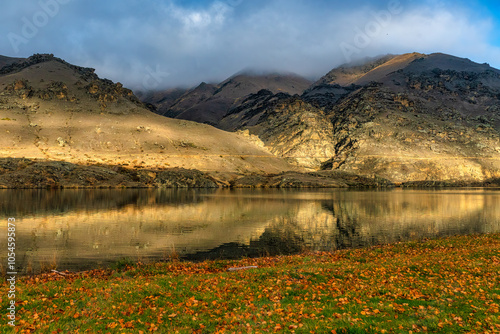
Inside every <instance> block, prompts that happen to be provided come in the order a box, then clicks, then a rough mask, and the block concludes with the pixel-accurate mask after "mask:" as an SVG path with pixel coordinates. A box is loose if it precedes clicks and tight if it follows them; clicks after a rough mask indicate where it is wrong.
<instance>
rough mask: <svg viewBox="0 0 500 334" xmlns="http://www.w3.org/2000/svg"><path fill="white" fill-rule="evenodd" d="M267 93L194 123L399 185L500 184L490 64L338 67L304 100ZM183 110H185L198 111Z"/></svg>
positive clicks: (414, 58)
mask: <svg viewBox="0 0 500 334" xmlns="http://www.w3.org/2000/svg"><path fill="white" fill-rule="evenodd" d="M265 86H266V85H265V84H263V85H261V86H259V87H262V89H261V90H260V91H258V92H250V94H248V95H245V96H244V97H242V98H240V99H239V100H238V103H237V104H235V103H233V104H232V105H230V104H229V103H227V104H224V105H219V106H218V107H219V108H218V109H217V115H223V116H222V117H221V118H220V121H218V122H215V121H216V119H217V118H214V116H213V110H214V108H213V107H211V106H208V107H207V109H202V108H198V109H196V118H195V120H196V121H198V122H202V123H203V122H206V123H210V124H214V125H215V126H217V127H219V128H221V129H223V130H228V131H248V133H249V134H250V135H256V136H258V137H259V139H260V140H262V141H263V143H264V144H265V146H266V148H267V149H268V150H269V151H270V152H272V153H273V154H275V155H277V156H279V157H283V158H285V159H287V160H288V161H289V162H291V163H294V164H296V165H298V166H302V167H306V168H310V169H312V170H317V169H329V170H337V171H345V172H349V173H355V174H360V175H364V176H378V177H383V178H386V179H389V180H391V181H393V182H414V181H419V182H420V181H435V180H440V181H443V180H460V181H464V180H467V181H471V180H486V179H491V178H497V177H499V176H500V141H499V138H500V137H499V129H500V112H499V111H500V71H499V70H498V69H495V68H492V67H491V66H489V65H488V64H479V63H475V62H473V61H471V60H469V59H465V58H459V57H454V56H451V55H447V54H442V53H434V54H429V55H425V54H420V53H410V54H403V55H386V56H380V57H376V58H372V59H370V60H369V61H367V62H365V63H358V64H349V65H343V66H340V67H337V68H334V69H333V70H331V71H330V72H328V73H327V74H326V75H324V76H323V77H322V78H320V79H319V80H317V81H316V82H315V83H313V84H311V85H310V86H309V87H307V89H305V90H304V92H303V93H302V94H300V96H298V95H294V93H293V92H289V91H288V92H287V91H280V92H276V90H274V91H273V89H271V88H270V87H271V84H270V83H269V84H268V86H267V87H265ZM203 88H204V89H207V87H205V86H204V87H203ZM200 89H201V88H200ZM208 89H209V93H208V95H207V96H209V95H210V94H212V95H215V93H214V92H215V91H216V89H217V88H216V87H215V86H210V87H208ZM195 91H196V90H195ZM245 93H247V91H245ZM211 98H212V97H209V98H208V99H206V96H205V98H202V99H201V100H202V101H210V99H211ZM183 103H184V104H182V110H190V109H189V108H190V107H192V106H199V105H200V102H199V101H197V102H196V103H190V101H187V100H184V101H183ZM204 103H206V102H204ZM194 108H196V107H194ZM223 110H225V111H226V112H225V114H223ZM179 115H182V113H177V114H176V113H173V114H169V116H172V117H179ZM184 115H186V114H184ZM214 122H215V123H214Z"/></svg>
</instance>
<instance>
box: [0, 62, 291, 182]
mask: <svg viewBox="0 0 500 334" xmlns="http://www.w3.org/2000/svg"><path fill="white" fill-rule="evenodd" d="M2 61H3V62H4V63H5V64H7V65H5V66H3V67H2V68H1V69H0V133H1V134H2V135H1V136H0V158H2V159H18V160H16V161H17V162H19V161H20V160H19V159H21V160H22V159H24V158H27V159H32V160H33V159H38V160H40V161H60V162H67V163H73V164H79V165H89V164H101V165H115V166H116V165H121V166H127V167H130V168H132V167H134V168H156V169H165V168H174V167H179V168H180V167H183V168H189V169H198V170H201V171H204V172H210V173H215V174H216V173H251V172H255V173H279V172H282V171H287V170H294V168H293V167H292V166H290V165H288V164H287V163H286V162H285V161H284V160H283V159H281V158H277V157H276V156H274V155H272V154H271V153H269V152H268V151H267V150H266V149H264V148H262V145H261V146H259V143H257V144H256V142H255V140H254V139H251V138H248V137H245V136H242V135H238V134H235V133H228V132H225V131H222V130H219V129H216V128H214V127H212V126H209V125H204V124H198V123H195V122H189V121H185V120H176V119H170V118H166V117H162V116H160V115H156V114H154V113H152V112H150V111H149V110H148V109H146V108H145V106H144V104H143V103H142V102H140V101H139V100H138V99H137V97H136V96H135V95H134V94H133V93H132V91H131V90H129V89H126V88H124V87H123V86H122V85H121V84H120V83H113V82H111V81H109V80H106V79H100V78H99V77H98V76H97V75H96V74H95V73H94V70H93V69H89V68H83V67H79V66H74V65H71V64H69V63H67V62H65V61H63V60H61V59H59V58H56V57H54V56H53V55H34V56H32V57H30V58H27V59H25V60H20V61H18V60H16V61H11V60H9V59H5V58H2ZM2 161H3V162H5V161H4V160H2ZM3 162H2V163H3ZM4 165H5V166H4ZM2 166H4V167H5V168H4V167H1V166H0V174H1V173H3V172H5V170H7V169H9V168H10V167H8V166H10V165H9V163H6V164H3V165H2ZM18 167H19V165H18ZM2 168H3V169H2ZM16 168H17V167H16ZM16 168H14V170H15V169H16ZM19 168H21V167H19ZM51 168H52V167H51ZM61 168H62V167H61ZM11 169H12V168H11Z"/></svg>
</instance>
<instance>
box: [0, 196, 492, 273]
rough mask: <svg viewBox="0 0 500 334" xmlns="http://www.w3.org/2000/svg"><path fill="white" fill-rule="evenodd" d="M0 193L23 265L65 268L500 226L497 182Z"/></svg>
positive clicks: (335, 245)
mask: <svg viewBox="0 0 500 334" xmlns="http://www.w3.org/2000/svg"><path fill="white" fill-rule="evenodd" d="M1 196H3V197H2V200H3V201H2V202H1V203H2V204H1V209H2V213H3V214H4V215H6V216H14V217H16V218H18V226H17V235H18V240H17V249H18V250H17V251H18V260H19V261H21V262H18V264H19V265H20V266H21V267H23V266H26V265H27V263H28V262H31V263H32V264H33V266H35V267H36V266H37V264H39V263H40V262H41V261H42V262H52V261H54V260H55V261H56V262H57V263H58V267H59V268H60V269H66V268H69V269H75V268H89V267H95V266H97V265H99V263H106V262H109V261H113V260H116V259H119V258H123V257H129V258H131V259H133V260H136V259H146V258H152V259H161V258H163V257H165V256H168V255H169V254H170V253H171V252H172V250H173V249H175V251H176V252H178V253H179V254H180V255H183V256H186V257H188V258H190V259H203V258H214V257H240V256H261V255H275V254H286V253H293V252H297V251H301V250H304V249H306V248H307V249H312V250H335V249H340V248H346V247H360V246H365V245H374V244H380V243H390V242H396V241H401V240H408V239H416V238H430V237H436V236H443V235H450V234H465V233H484V232H494V231H500V193H496V192H491V191H490V192H485V191H366V192H359V191H356V192H353V191H340V190H335V191H317V192H311V191H286V192H282V191H279V190H276V191H248V190H246V191H230V190H218V191H216V192H205V193H203V192H199V191H189V190H186V191H183V190H177V191H175V190H170V191H165V190H164V191H158V190H135V191H134V190H124V191H117V192H114V191H107V190H106V191H95V190H94V191H90V192H89V191H70V192H68V193H62V192H60V193H58V194H54V193H52V192H47V193H46V194H45V195H44V194H43V193H42V192H37V191H31V190H30V191H26V192H24V193H23V192H19V191H16V194H15V195H14V196H10V197H9V196H7V195H5V193H0V197H1ZM37 199H39V203H37ZM21 201H23V202H21ZM20 203H25V204H24V207H25V208H26V207H27V209H26V210H25V211H23V205H21V204H20ZM57 203H59V204H57ZM86 203H88V205H86ZM30 205H31V207H29V206H30ZM44 210H45V211H44ZM26 212H28V213H26ZM7 213H11V214H7ZM19 217H21V218H19Z"/></svg>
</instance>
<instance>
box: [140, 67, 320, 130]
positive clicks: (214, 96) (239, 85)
mask: <svg viewBox="0 0 500 334" xmlns="http://www.w3.org/2000/svg"><path fill="white" fill-rule="evenodd" d="M310 85H311V82H310V81H309V80H307V79H304V78H302V77H300V76H297V75H293V74H286V75H285V74H266V75H256V74H254V73H240V74H237V75H235V76H233V77H231V78H229V79H227V80H225V81H223V82H221V83H220V84H207V83H201V84H200V85H199V86H197V87H196V88H194V89H192V90H189V91H187V92H186V93H185V94H183V95H182V96H180V97H179V98H178V99H177V100H175V101H174V102H172V101H171V96H172V94H171V90H169V91H165V92H163V94H162V92H159V93H155V94H149V95H146V96H145V97H144V98H142V100H143V101H144V102H147V103H151V104H153V105H155V106H156V107H157V113H158V114H160V115H164V116H168V117H173V118H178V119H185V120H192V121H196V122H199V123H206V124H211V125H215V126H217V125H218V123H219V121H220V119H221V118H222V117H223V116H224V115H225V114H226V112H227V110H228V109H230V108H232V107H236V106H239V104H240V102H241V100H242V99H244V98H246V97H247V96H249V95H250V94H255V93H257V92H259V91H260V90H262V89H267V90H270V91H271V92H273V93H274V94H277V93H280V92H284V93H289V94H291V95H294V94H302V93H303V92H304V90H305V89H306V88H308V87H309V86H310ZM163 99H165V101H167V102H168V103H163V102H158V101H162V100H163Z"/></svg>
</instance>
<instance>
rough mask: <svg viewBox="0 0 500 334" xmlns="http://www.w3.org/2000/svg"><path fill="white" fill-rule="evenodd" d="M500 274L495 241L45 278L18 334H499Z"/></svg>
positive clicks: (25, 284)
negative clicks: (150, 333) (232, 269)
mask: <svg viewBox="0 0 500 334" xmlns="http://www.w3.org/2000/svg"><path fill="white" fill-rule="evenodd" d="M238 266H258V268H252V269H247V270H239V271H232V272H228V271H227V269H228V268H230V267H238ZM499 272H500V234H490V235H477V236H461V237H453V238H447V239H437V240H430V241H424V242H409V243H401V244H395V245H388V246H381V247H373V248H369V249H356V250H342V251H336V252H332V253H308V254H301V255H294V256H279V257H269V258H259V259H244V260H240V261H207V262H202V263H189V262H179V261H173V262H166V263H156V264H137V265H134V266H129V267H127V268H124V269H122V270H94V271H89V272H85V273H80V274H70V273H68V274H67V275H66V276H63V275H60V274H56V273H52V274H43V275H38V276H34V277H25V278H22V279H21V280H20V281H19V282H18V286H17V289H18V295H17V308H18V318H19V321H18V324H19V325H18V326H17V327H16V328H15V332H17V333H149V332H158V333H273V332H280V333H420V332H422V333H462V332H463V333H498V332H500V318H499V315H500V311H499V305H500V281H499V277H500V275H499ZM6 289H7V285H6V284H3V286H2V290H3V291H6ZM0 300H1V307H2V310H5V309H6V306H7V302H8V301H7V298H6V294H5V293H2V294H1V296H0ZM2 319H4V320H3V322H4V323H2V324H1V325H0V326H1V327H0V328H1V331H0V332H2V333H10V332H12V328H10V327H9V326H7V325H6V324H7V323H6V320H5V319H6V318H5V317H2Z"/></svg>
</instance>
